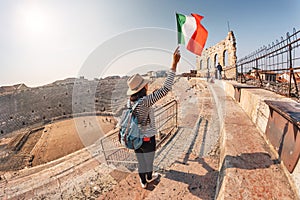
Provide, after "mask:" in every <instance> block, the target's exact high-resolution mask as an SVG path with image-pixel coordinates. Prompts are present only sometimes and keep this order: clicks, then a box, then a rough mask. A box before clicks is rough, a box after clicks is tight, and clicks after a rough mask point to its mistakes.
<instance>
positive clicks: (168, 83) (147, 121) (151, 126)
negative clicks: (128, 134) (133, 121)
mask: <svg viewBox="0 0 300 200" xmlns="http://www.w3.org/2000/svg"><path fill="white" fill-rule="evenodd" d="M174 77H175V72H174V71H172V70H170V71H169V73H168V76H167V78H166V80H165V82H164V84H163V86H162V87H161V88H159V89H158V90H155V91H154V92H152V93H151V94H149V95H147V96H144V97H142V99H141V100H139V101H140V102H139V103H138V105H137V106H136V109H135V110H134V114H135V116H137V118H138V123H139V125H140V128H141V130H142V134H144V137H152V136H154V135H155V134H156V133H157V130H156V127H155V118H154V109H153V108H152V105H153V104H155V103H156V102H157V101H158V100H159V99H161V98H163V97H164V96H166V95H167V93H168V92H169V91H170V90H171V89H172V85H173V82H174ZM132 103H135V102H131V101H130V100H128V104H129V106H131V104H132Z"/></svg>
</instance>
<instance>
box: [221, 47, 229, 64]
mask: <svg viewBox="0 0 300 200" xmlns="http://www.w3.org/2000/svg"><path fill="white" fill-rule="evenodd" d="M222 64H223V66H224V67H226V66H229V61H228V51H227V50H225V51H224V52H223V63H222ZM222 64H221V65H222Z"/></svg>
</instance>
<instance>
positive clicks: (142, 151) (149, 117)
mask: <svg viewBox="0 0 300 200" xmlns="http://www.w3.org/2000/svg"><path fill="white" fill-rule="evenodd" d="M179 60H180V52H179V47H177V48H176V50H175V51H174V53H173V63H172V66H171V69H170V71H169V73H168V76H167V78H166V80H165V82H164V84H163V86H162V87H161V88H160V89H158V90H155V91H154V92H153V93H151V94H148V95H147V90H148V83H149V81H148V80H145V79H143V77H142V76H140V75H139V74H135V75H133V76H131V77H130V78H129V79H128V81H127V84H128V87H129V89H128V91H127V95H129V96H130V100H129V102H128V103H129V106H131V105H133V104H135V103H136V102H137V101H138V104H137V106H136V109H135V110H134V112H133V114H134V115H135V116H137V119H138V123H139V125H140V127H141V130H142V134H143V144H142V146H141V147H140V148H139V149H136V150H135V154H136V156H137V160H138V172H139V177H140V182H141V185H142V188H146V187H147V181H148V182H150V181H152V180H154V179H156V178H157V177H158V174H157V173H153V161H154V155H155V150H156V142H155V134H156V133H157V130H156V127H155V119H154V110H153V108H152V105H153V104H155V103H156V102H157V101H158V100H159V99H161V98H162V97H164V96H166V94H167V93H168V92H169V91H170V90H171V89H172V85H173V82H174V77H175V72H176V68H177V63H178V62H179Z"/></svg>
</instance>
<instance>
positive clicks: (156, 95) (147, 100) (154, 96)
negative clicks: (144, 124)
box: [143, 46, 180, 107]
mask: <svg viewBox="0 0 300 200" xmlns="http://www.w3.org/2000/svg"><path fill="white" fill-rule="evenodd" d="M179 60H180V51H179V46H178V47H177V48H176V49H175V51H174V53H173V62H172V66H171V70H170V71H169V73H168V76H167V78H166V80H165V82H164V84H163V86H162V87H161V88H159V89H158V90H155V91H154V92H153V93H151V94H149V95H147V96H146V97H144V99H143V104H144V105H145V106H148V107H150V106H152V105H153V104H154V103H156V102H157V101H158V100H159V99H161V98H162V97H164V96H166V95H167V93H168V92H169V91H170V90H171V89H172V85H173V82H174V77H175V72H176V69H177V64H178V62H179Z"/></svg>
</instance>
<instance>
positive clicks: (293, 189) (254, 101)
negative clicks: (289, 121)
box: [216, 82, 300, 199]
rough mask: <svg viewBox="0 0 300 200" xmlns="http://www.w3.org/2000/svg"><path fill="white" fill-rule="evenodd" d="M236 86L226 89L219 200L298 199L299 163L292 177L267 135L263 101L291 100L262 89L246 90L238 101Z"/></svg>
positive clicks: (221, 140)
mask: <svg viewBox="0 0 300 200" xmlns="http://www.w3.org/2000/svg"><path fill="white" fill-rule="evenodd" d="M223 84H224V82H223ZM234 84H236V83H234V82H226V83H225V87H224V88H225V90H226V93H227V95H228V96H227V97H226V100H225V101H226V106H225V107H226V110H225V111H224V112H226V115H225V116H226V117H225V121H224V129H223V131H222V135H221V139H220V143H221V144H220V146H221V148H220V149H221V153H220V155H221V156H220V163H222V165H221V166H220V176H219V182H218V183H219V184H218V192H217V195H216V197H217V199H249V198H250V199H272V198H278V199H282V198H285V199H298V197H297V195H296V194H297V192H298V193H300V183H299V178H297V177H299V176H300V174H299V168H300V167H299V163H298V165H297V166H296V168H295V170H294V172H293V173H292V174H290V173H289V172H288V171H287V170H286V167H285V166H284V165H283V164H282V162H281V161H280V159H279V158H278V154H277V153H276V151H275V150H274V148H273V146H272V145H271V144H270V143H269V141H268V139H267V138H266V136H265V131H266V127H267V123H268V118H269V115H270V110H269V106H268V105H267V104H266V103H265V102H264V100H283V101H290V102H291V101H292V100H291V99H288V98H286V97H283V96H280V95H278V94H275V93H272V92H270V91H266V90H263V89H254V88H251V89H247V88H243V89H242V90H241V91H240V92H241V93H240V99H239V102H236V101H234V98H235V92H236V91H235V90H234V86H233V85H234ZM237 116H238V118H237ZM283 129H284V127H282V130H283ZM275 185H276V187H274V186H275ZM294 195H295V196H294Z"/></svg>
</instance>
